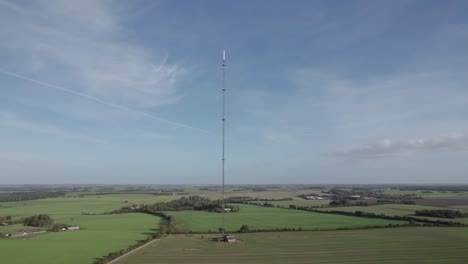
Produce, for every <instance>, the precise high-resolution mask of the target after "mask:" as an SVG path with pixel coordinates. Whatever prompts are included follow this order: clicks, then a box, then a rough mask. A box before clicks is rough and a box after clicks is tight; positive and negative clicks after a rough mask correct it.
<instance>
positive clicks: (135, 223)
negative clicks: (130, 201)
mask: <svg viewBox="0 0 468 264" xmlns="http://www.w3.org/2000/svg"><path fill="white" fill-rule="evenodd" d="M74 219H75V222H74V224H79V225H80V228H81V230H79V231H68V232H57V233H56V232H48V233H45V234H41V235H34V236H31V237H22V238H15V239H0V256H1V257H2V263H3V262H4V263H9V264H24V263H48V264H63V263H76V264H82V263H93V262H94V259H95V258H100V257H102V256H104V255H107V254H108V253H109V252H114V251H117V250H120V249H124V248H127V247H128V246H129V245H132V244H135V243H136V242H137V241H139V240H144V239H145V238H146V237H147V236H148V235H150V234H154V233H157V232H158V229H159V226H160V224H161V221H162V219H161V218H159V217H156V216H151V215H145V214H137V213H135V214H120V215H89V216H88V215H84V216H75V217H74Z"/></svg>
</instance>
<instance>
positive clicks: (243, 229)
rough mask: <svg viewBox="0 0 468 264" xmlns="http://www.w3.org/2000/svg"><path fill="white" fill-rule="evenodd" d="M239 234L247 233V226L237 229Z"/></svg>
mask: <svg viewBox="0 0 468 264" xmlns="http://www.w3.org/2000/svg"><path fill="white" fill-rule="evenodd" d="M239 232H240V233H245V232H249V226H248V225H242V226H241V228H240V229H239Z"/></svg>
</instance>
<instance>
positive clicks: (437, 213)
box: [414, 209, 468, 219]
mask: <svg viewBox="0 0 468 264" xmlns="http://www.w3.org/2000/svg"><path fill="white" fill-rule="evenodd" d="M414 213H415V214H416V215H417V216H430V217H440V218H452V219H453V218H457V217H465V216H468V214H464V213H462V212H460V211H458V210H449V209H438V210H417V211H415V212H414Z"/></svg>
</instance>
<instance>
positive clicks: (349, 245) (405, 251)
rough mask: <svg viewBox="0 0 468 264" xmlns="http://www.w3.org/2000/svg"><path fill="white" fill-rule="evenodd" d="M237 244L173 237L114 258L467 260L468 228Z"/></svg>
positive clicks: (279, 237)
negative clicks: (122, 256) (125, 255)
mask: <svg viewBox="0 0 468 264" xmlns="http://www.w3.org/2000/svg"><path fill="white" fill-rule="evenodd" d="M237 237H238V239H239V241H238V243H237V244H226V243H216V242H211V241H209V239H208V236H207V235H205V236H204V238H201V235H193V236H190V237H189V236H184V235H175V236H169V237H168V238H166V239H164V240H161V241H158V242H157V243H153V244H151V245H149V246H148V247H146V248H143V249H141V250H138V251H136V252H134V253H133V254H130V255H129V256H127V257H124V258H122V259H121V260H119V261H117V264H127V263H128V264H130V263H132V264H139V263H153V262H154V263H192V264H197V263H207V264H209V263H247V264H248V263H412V264H417V263H444V264H450V263H453V264H459V263H468V248H467V247H466V245H467V244H468V228H428V227H417V228H390V229H368V230H347V231H317V232H280V233H250V234H240V235H238V236H237Z"/></svg>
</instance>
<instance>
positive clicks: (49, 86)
mask: <svg viewBox="0 0 468 264" xmlns="http://www.w3.org/2000/svg"><path fill="white" fill-rule="evenodd" d="M0 73H1V74H4V75H8V76H11V77H14V78H18V79H21V80H25V81H28V82H32V83H35V84H38V85H41V86H44V87H48V88H52V89H55V90H59V91H62V92H65V93H68V94H72V95H74V96H78V97H81V98H85V99H87V100H91V101H94V102H96V103H99V104H101V105H104V106H108V107H112V108H116V109H119V110H123V111H126V112H130V113H133V114H137V115H140V116H144V117H148V118H151V119H154V120H157V121H160V122H163V123H166V124H169V125H172V126H177V127H183V128H189V129H194V130H199V131H203V132H207V131H206V130H203V129H199V128H195V127H192V126H189V125H186V124H182V123H178V122H174V121H170V120H167V119H164V118H161V117H158V116H156V115H153V114H150V113H148V112H144V111H140V110H136V109H133V108H130V107H127V106H124V105H120V104H115V103H111V102H108V101H105V100H102V99H99V98H98V97H96V96H92V95H89V94H86V93H82V92H77V91H75V90H73V89H70V88H67V87H63V86H58V85H55V84H51V83H47V82H43V81H40V80H36V79H33V78H30V77H28V76H24V75H21V74H18V73H15V72H11V71H7V70H4V69H1V68H0Z"/></svg>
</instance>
